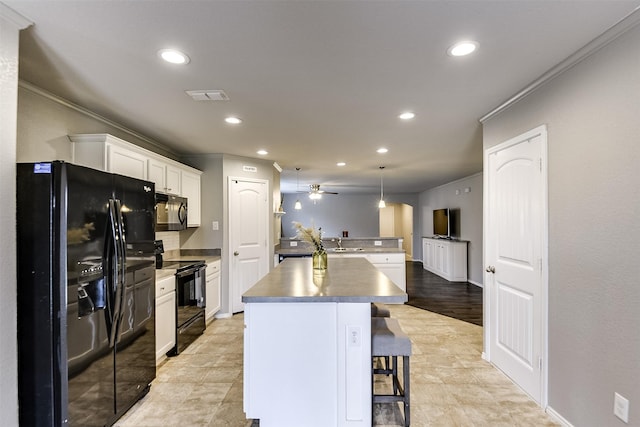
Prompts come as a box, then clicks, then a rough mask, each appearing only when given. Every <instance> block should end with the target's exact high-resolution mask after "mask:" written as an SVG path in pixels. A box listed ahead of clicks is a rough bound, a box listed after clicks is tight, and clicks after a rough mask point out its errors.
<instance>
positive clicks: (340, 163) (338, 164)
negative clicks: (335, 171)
mask: <svg viewBox="0 0 640 427" xmlns="http://www.w3.org/2000/svg"><path fill="white" fill-rule="evenodd" d="M346 165H347V164H346V163H345V162H338V163H336V166H346Z"/></svg>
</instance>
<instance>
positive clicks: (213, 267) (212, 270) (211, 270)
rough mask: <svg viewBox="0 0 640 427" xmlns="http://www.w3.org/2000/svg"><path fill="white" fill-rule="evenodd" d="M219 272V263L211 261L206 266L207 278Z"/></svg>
mask: <svg viewBox="0 0 640 427" xmlns="http://www.w3.org/2000/svg"><path fill="white" fill-rule="evenodd" d="M219 272H220V261H213V262H210V263H209V264H207V277H210V276H213V275H214V274H216V273H219Z"/></svg>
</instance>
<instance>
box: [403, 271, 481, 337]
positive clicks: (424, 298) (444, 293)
mask: <svg viewBox="0 0 640 427" xmlns="http://www.w3.org/2000/svg"><path fill="white" fill-rule="evenodd" d="M407 293H408V294H409V302H408V304H409V305H412V306H414V307H419V308H422V309H424V310H429V311H432V312H434V313H438V314H442V315H444V316H449V317H453V318H455V319H459V320H463V321H465V322H469V323H473V324H474V325H480V326H482V288H481V287H479V286H475V285H472V284H471V283H463V282H449V281H447V280H445V279H443V278H442V277H440V276H437V275H435V274H433V273H431V272H429V271H427V270H425V269H423V268H422V263H421V262H414V261H407Z"/></svg>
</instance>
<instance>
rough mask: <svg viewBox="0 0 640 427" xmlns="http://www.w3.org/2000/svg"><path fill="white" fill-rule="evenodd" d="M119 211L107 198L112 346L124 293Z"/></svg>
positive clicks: (118, 327) (115, 336)
mask: <svg viewBox="0 0 640 427" xmlns="http://www.w3.org/2000/svg"><path fill="white" fill-rule="evenodd" d="M118 214H119V212H118V210H117V205H116V201H115V200H114V199H109V223H110V224H109V225H110V227H111V230H110V231H111V233H110V238H111V240H112V243H113V252H112V253H110V254H109V257H110V258H111V261H112V266H113V268H112V275H111V277H110V279H111V280H112V283H111V284H110V286H109V294H110V295H111V296H112V299H111V301H112V310H111V319H107V321H108V322H110V323H111V330H110V331H109V347H113V346H114V345H115V344H116V342H118V341H119V337H120V320H121V318H122V313H121V311H122V294H123V293H124V289H123V286H122V282H123V280H124V276H123V275H122V271H125V269H126V267H125V269H123V267H122V265H121V264H122V263H121V258H122V256H121V255H120V253H121V250H122V248H121V244H120V234H119V230H120V227H119V223H118V217H119V215H118Z"/></svg>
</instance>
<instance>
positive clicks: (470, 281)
mask: <svg viewBox="0 0 640 427" xmlns="http://www.w3.org/2000/svg"><path fill="white" fill-rule="evenodd" d="M467 282H469V283H471V284H472V285H476V286H477V287H479V288H484V285H483V284H482V283H478V282H475V281H473V280H467Z"/></svg>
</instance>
